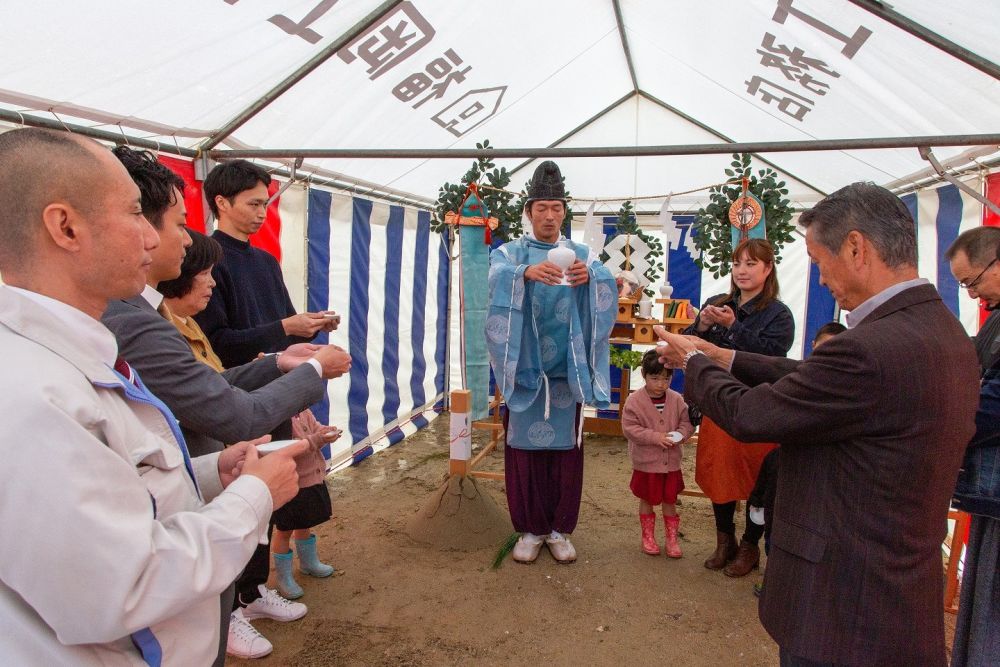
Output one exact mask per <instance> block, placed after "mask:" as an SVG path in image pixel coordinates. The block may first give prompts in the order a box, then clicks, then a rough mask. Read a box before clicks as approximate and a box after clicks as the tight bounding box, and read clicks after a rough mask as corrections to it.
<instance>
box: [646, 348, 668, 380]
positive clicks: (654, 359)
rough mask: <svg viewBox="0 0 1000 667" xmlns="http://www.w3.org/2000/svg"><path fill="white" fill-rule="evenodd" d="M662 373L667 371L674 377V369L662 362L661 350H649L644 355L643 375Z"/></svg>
mask: <svg viewBox="0 0 1000 667" xmlns="http://www.w3.org/2000/svg"><path fill="white" fill-rule="evenodd" d="M662 373H666V374H667V375H668V376H669V377H673V375H674V369H672V368H667V367H666V366H664V365H663V364H661V363H660V352H659V350H656V349H652V350H647V351H646V354H644V355H642V377H646V376H647V375H660V374H662Z"/></svg>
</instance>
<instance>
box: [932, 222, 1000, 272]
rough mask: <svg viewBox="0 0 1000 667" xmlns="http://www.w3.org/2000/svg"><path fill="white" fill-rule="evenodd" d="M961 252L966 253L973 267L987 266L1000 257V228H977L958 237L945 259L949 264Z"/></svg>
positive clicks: (946, 251) (947, 251) (945, 252)
mask: <svg viewBox="0 0 1000 667" xmlns="http://www.w3.org/2000/svg"><path fill="white" fill-rule="evenodd" d="M959 252H964V253H965V256H966V257H968V258H969V264H972V265H973V266H980V267H982V266H986V265H987V264H989V263H990V262H992V261H993V260H995V259H997V258H998V257H1000V227H976V228H975V229H969V230H967V231H964V232H962V233H961V234H959V235H958V238H957V239H955V240H954V241H953V242H952V244H951V245H950V246H948V249H947V250H945V251H944V257H945V259H947V260H948V261H949V262H950V261H951V260H952V259H954V258H955V255H957V254H958V253H959Z"/></svg>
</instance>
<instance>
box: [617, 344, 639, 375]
mask: <svg viewBox="0 0 1000 667" xmlns="http://www.w3.org/2000/svg"><path fill="white" fill-rule="evenodd" d="M642 354H643V353H642V352H639V351H638V350H626V349H625V348H622V347H618V346H617V345H612V346H611V356H610V359H611V365H612V366H617V367H618V368H622V369H624V368H627V369H629V370H635V369H636V368H638V367H639V366H641V365H642Z"/></svg>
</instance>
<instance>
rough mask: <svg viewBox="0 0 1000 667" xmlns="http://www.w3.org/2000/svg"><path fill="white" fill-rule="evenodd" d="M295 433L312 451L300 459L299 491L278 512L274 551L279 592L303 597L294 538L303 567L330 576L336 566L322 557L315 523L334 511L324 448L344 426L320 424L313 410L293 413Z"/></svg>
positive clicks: (327, 517)
mask: <svg viewBox="0 0 1000 667" xmlns="http://www.w3.org/2000/svg"><path fill="white" fill-rule="evenodd" d="M292 434H293V435H294V436H295V437H296V438H305V439H306V440H309V442H310V443H311V444H312V445H313V447H312V449H311V450H310V451H309V453H307V454H304V455H303V456H300V457H299V458H297V459H296V461H295V462H296V463H297V464H298V472H299V493H298V495H296V496H295V498H293V499H292V500H291V501H290V502H289V503H288V504H287V505H285V506H284V507H281V508H280V509H278V510H277V511H275V512H274V516H273V521H274V533H273V534H272V536H271V555H272V556H273V557H274V569H275V573H276V575H277V584H278V586H277V587H278V592H279V593H281V595H282V596H284V597H286V598H288V599H289V600H295V599H297V598H300V597H302V594H303V591H302V587H301V586H299V583H298V582H297V581H295V575H294V573H293V567H292V560H293V554H292V550H291V548H290V547H291V544H290V543H291V541H292V540H294V541H295V552H296V553H297V554H298V556H299V570H301V571H302V573H303V574H308V575H310V576H312V577H329V576H330V575H331V574H333V573H334V568H333V567H331V566H330V565H327V564H326V563H323V562H321V561H320V559H319V555H318V554H317V551H316V535H315V534H314V533H313V532H312V530H311V529H312V528H313V527H314V526H318V525H319V524H321V523H325V522H326V521H329V519H330V517H331V516H332V514H333V509H332V506H331V503H330V491H329V490H328V489H327V488H326V481H325V480H326V459H324V458H323V453H322V452H321V451H320V450H321V449H322V447H323V446H324V445H327V444H330V443H332V442H335V441H336V440H337V439H338V438H339V437H340V429H338V428H337V427H335V426H325V425H323V424H320V423H319V422H318V421H317V420H316V417H314V416H313V413H312V411H310V410H305V411H303V412H302V413H300V414H299V415H297V416H295V417H292Z"/></svg>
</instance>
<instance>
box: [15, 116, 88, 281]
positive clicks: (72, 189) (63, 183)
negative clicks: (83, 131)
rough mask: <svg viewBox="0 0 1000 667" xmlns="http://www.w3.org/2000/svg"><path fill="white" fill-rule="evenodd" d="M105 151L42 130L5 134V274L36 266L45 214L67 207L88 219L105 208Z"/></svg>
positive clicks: (74, 139)
mask: <svg viewBox="0 0 1000 667" xmlns="http://www.w3.org/2000/svg"><path fill="white" fill-rule="evenodd" d="M99 149H100V145H99V144H97V143H96V142H93V141H91V140H89V139H85V138H82V137H77V136H74V135H71V134H68V133H65V132H54V131H52V130H43V129H38V128H24V129H19V130H11V131H10V132H4V133H3V134H0V271H5V270H17V269H20V268H21V267H23V266H25V265H26V263H27V262H29V261H31V258H32V256H33V255H34V253H35V251H36V250H37V244H38V242H39V239H40V238H41V235H42V211H43V210H45V207H46V206H48V205H49V204H52V203H54V202H60V201H61V202H65V203H67V204H69V205H71V206H73V207H74V208H75V209H77V210H78V211H81V212H82V213H88V212H90V211H91V210H92V209H93V208H94V207H96V206H99V205H100V203H101V202H100V201H99V199H100V198H99V197H95V194H96V192H98V191H99V189H98V188H97V187H96V186H98V185H99V184H100V181H101V179H102V178H103V173H104V170H103V168H102V166H101V164H100V161H99V159H98V155H97V153H96V151H97V150H99Z"/></svg>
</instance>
